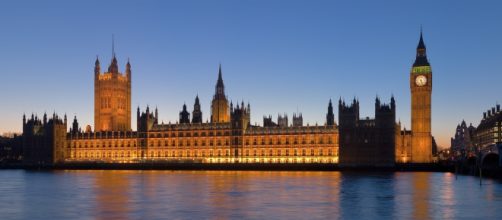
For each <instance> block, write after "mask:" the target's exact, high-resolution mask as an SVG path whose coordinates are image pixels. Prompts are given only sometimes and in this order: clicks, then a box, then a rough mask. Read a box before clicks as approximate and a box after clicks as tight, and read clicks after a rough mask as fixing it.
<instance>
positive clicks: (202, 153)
mask: <svg viewBox="0 0 502 220" xmlns="http://www.w3.org/2000/svg"><path fill="white" fill-rule="evenodd" d="M237 154H238V156H246V157H248V156H254V157H257V156H261V157H265V156H279V157H280V156H337V155H338V153H337V152H336V151H335V150H334V149H313V148H310V149H305V148H304V149H294V150H293V149H291V150H290V149H273V150H272V149H270V150H265V149H261V150H256V149H255V150H252V151H251V150H244V151H240V150H239V151H237ZM131 156H133V157H136V156H139V155H137V154H136V151H114V152H112V151H105V152H102V151H89V152H88V151H85V152H79V151H76V152H75V151H72V152H71V158H80V159H83V158H87V159H92V158H110V159H113V158H115V159H118V158H129V157H131ZM145 156H146V155H145ZM148 156H150V157H152V158H155V157H206V156H210V157H213V156H218V157H221V156H227V157H228V156H230V150H228V149H226V150H212V149H209V150H181V151H150V152H149V154H148Z"/></svg>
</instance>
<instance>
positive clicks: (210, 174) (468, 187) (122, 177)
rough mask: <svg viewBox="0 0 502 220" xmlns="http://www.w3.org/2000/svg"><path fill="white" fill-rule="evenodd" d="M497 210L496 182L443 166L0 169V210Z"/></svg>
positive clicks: (347, 214) (191, 213)
mask: <svg viewBox="0 0 502 220" xmlns="http://www.w3.org/2000/svg"><path fill="white" fill-rule="evenodd" d="M279 218H280V219H362V218H364V219H375V218H382V219H383V218H385V219H410V218H415V219H427V218H432V219H458V218H490V219H495V218H502V183H501V182H498V181H496V180H487V179H486V180H484V182H483V184H482V185H481V186H480V185H479V179H478V178H476V177H471V176H458V179H455V176H454V175H453V174H450V173H426V172H424V173H420V172H414V173H412V172H406V173H400V172H396V173H392V172H389V173H361V172H353V173H351V172H276V171H274V172H263V171H23V170H0V219H279Z"/></svg>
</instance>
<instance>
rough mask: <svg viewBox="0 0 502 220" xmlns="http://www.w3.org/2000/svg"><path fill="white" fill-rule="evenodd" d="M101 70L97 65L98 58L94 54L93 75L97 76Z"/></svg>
mask: <svg viewBox="0 0 502 220" xmlns="http://www.w3.org/2000/svg"><path fill="white" fill-rule="evenodd" d="M100 72H101V67H100V65H99V59H98V56H96V62H95V63H94V75H95V76H96V78H97V76H99V73H100Z"/></svg>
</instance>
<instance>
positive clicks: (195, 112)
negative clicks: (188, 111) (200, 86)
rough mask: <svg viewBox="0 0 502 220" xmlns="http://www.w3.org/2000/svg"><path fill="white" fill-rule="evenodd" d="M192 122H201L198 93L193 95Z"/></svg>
mask: <svg viewBox="0 0 502 220" xmlns="http://www.w3.org/2000/svg"><path fill="white" fill-rule="evenodd" d="M192 123H202V111H201V107H200V102H199V95H197V96H196V97H195V103H194V105H193V111H192Z"/></svg>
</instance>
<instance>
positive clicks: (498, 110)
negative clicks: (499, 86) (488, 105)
mask: <svg viewBox="0 0 502 220" xmlns="http://www.w3.org/2000/svg"><path fill="white" fill-rule="evenodd" d="M497 112H500V105H499V104H497Z"/></svg>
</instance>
